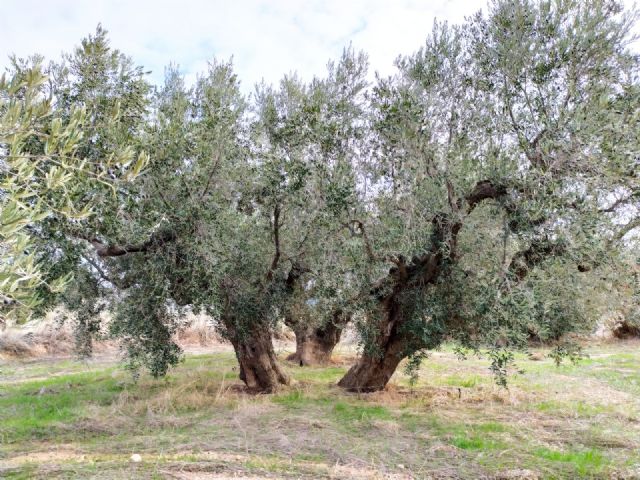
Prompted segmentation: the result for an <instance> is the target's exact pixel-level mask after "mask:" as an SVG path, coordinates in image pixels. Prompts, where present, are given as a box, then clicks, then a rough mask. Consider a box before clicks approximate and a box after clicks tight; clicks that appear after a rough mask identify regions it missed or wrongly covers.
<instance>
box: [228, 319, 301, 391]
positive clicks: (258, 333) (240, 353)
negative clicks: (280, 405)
mask: <svg viewBox="0 0 640 480" xmlns="http://www.w3.org/2000/svg"><path fill="white" fill-rule="evenodd" d="M225 326H226V327H227V331H228V332H229V339H230V340H231V343H232V344H233V348H234V350H235V353H236V358H237V359H238V364H239V366H240V380H242V381H243V382H244V383H245V384H246V385H247V388H248V389H249V390H250V391H252V392H255V393H272V392H275V391H276V390H278V388H279V387H281V386H282V385H289V383H290V379H289V376H288V375H287V374H286V373H285V372H284V370H283V369H282V367H281V366H280V365H279V364H278V359H277V357H276V354H275V351H274V350H273V343H272V341H271V332H270V331H269V329H268V328H265V327H264V326H260V325H256V326H254V327H253V328H252V329H251V330H250V331H248V332H244V333H242V334H238V333H237V332H235V329H234V328H233V327H232V326H231V325H225Z"/></svg>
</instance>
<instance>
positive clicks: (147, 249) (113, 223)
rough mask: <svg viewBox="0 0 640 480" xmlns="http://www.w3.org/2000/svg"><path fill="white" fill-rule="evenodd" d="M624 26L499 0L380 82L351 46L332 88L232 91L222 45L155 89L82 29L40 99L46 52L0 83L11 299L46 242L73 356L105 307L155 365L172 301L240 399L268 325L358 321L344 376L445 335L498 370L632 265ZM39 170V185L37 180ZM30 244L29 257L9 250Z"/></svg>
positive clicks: (160, 369)
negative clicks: (225, 353)
mask: <svg viewBox="0 0 640 480" xmlns="http://www.w3.org/2000/svg"><path fill="white" fill-rule="evenodd" d="M632 20H633V16H632V15H630V14H628V13H625V12H623V11H622V9H621V7H620V6H619V5H618V4H617V3H615V2H611V1H605V0H593V1H589V2H579V1H572V0H562V1H557V2H551V1H536V2H534V1H529V0H519V1H497V2H495V3H494V4H492V6H491V8H490V11H489V14H488V15H487V16H484V15H482V14H481V13H478V14H476V15H474V16H473V17H471V18H469V19H468V20H467V21H466V22H465V23H464V24H462V25H457V26H450V25H447V24H441V23H435V24H434V26H433V29H432V33H431V34H430V36H429V37H428V38H427V40H426V42H425V44H424V45H423V47H422V48H421V49H420V50H418V51H417V52H416V53H414V54H412V55H408V56H402V57H399V59H398V60H397V73H396V74H394V75H393V76H391V77H389V78H381V77H378V78H377V79H376V82H375V83H374V84H373V85H369V84H368V83H367V58H366V55H364V54H362V53H357V52H354V51H353V50H352V49H347V50H345V51H344V53H343V55H342V57H341V58H340V59H339V61H337V62H335V63H329V65H328V69H327V73H326V75H325V76H323V77H322V78H314V79H313V80H312V81H310V82H303V81H301V80H300V79H298V78H297V77H295V76H289V77H285V78H284V79H283V80H282V81H281V83H280V84H279V85H278V86H277V87H272V86H268V85H258V86H257V87H256V90H255V93H254V94H253V95H252V96H250V97H248V98H247V97H245V96H244V95H243V94H242V93H241V90H240V86H239V81H238V79H237V77H236V75H235V74H234V73H233V67H232V65H231V64H230V63H225V62H220V61H213V62H212V63H211V64H210V65H209V68H208V70H207V72H205V73H203V75H202V76H200V77H199V78H198V80H197V82H196V83H195V85H194V86H192V87H188V86H186V85H185V83H184V80H183V79H182V77H181V76H180V73H179V72H178V71H177V69H175V68H174V67H169V68H168V69H167V71H166V81H165V84H164V86H162V87H160V88H158V89H155V90H152V89H151V88H150V86H149V85H148V84H147V83H146V82H145V80H144V72H143V71H142V70H141V69H140V68H139V67H135V66H134V65H133V64H132V62H131V60H130V59H129V58H127V57H126V56H124V55H123V54H121V53H120V52H117V51H114V50H112V49H111V48H110V47H109V45H108V42H107V39H106V34H105V32H104V30H102V29H101V28H98V30H97V31H96V34H95V36H91V37H89V38H88V39H87V40H85V41H83V43H82V46H81V47H80V48H78V49H77V50H76V52H75V53H74V54H73V55H70V56H68V57H66V59H65V61H64V62H63V63H62V64H60V65H52V66H51V67H49V71H50V76H49V79H50V86H49V87H48V89H47V92H48V95H49V98H50V100H46V101H45V100H44V99H43V98H42V97H41V96H38V94H37V92H38V90H37V89H38V88H39V85H42V84H43V82H44V79H45V78H46V77H44V76H42V74H40V73H38V72H39V70H38V69H37V68H34V69H32V70H28V71H27V73H26V74H25V73H24V71H22V70H20V69H19V68H18V66H16V67H15V69H16V73H15V79H14V80H13V81H12V82H13V83H10V84H7V83H6V82H4V83H2V84H1V85H0V86H1V87H2V89H1V90H0V91H1V92H4V93H3V95H2V96H1V97H0V98H1V99H2V100H3V102H4V103H3V104H1V105H0V113H2V114H3V117H2V136H1V137H0V142H3V143H2V145H0V148H1V149H2V150H0V151H1V152H2V155H3V157H2V158H3V162H4V163H3V164H2V165H3V168H4V167H5V166H6V167H7V169H6V170H3V179H4V180H5V183H4V184H3V186H2V192H3V195H2V197H1V200H2V202H3V211H2V215H3V216H7V218H8V216H11V215H19V216H20V220H19V222H17V224H19V225H25V227H24V228H28V231H29V234H23V233H21V229H20V228H17V227H16V228H13V227H12V228H13V229H9V227H8V225H10V224H12V222H10V221H9V220H6V221H5V220H2V228H3V230H2V235H3V237H2V238H3V244H2V246H3V252H6V253H7V256H6V258H7V260H3V262H2V266H3V268H4V267H5V266H9V267H10V269H11V272H10V273H7V274H3V275H4V277H3V278H9V279H10V280H7V281H3V282H0V285H10V287H7V289H5V290H2V292H1V293H2V294H3V295H5V296H9V295H11V294H12V293H13V292H18V291H19V288H18V287H19V286H20V285H24V286H26V288H28V289H33V288H34V284H33V281H34V280H30V279H31V278H38V280H35V281H36V282H41V280H40V279H39V278H40V277H37V276H36V277H34V276H33V275H34V274H33V273H32V271H31V270H30V269H35V268H36V264H35V259H36V257H34V256H33V255H38V257H37V258H39V259H40V264H39V265H41V266H42V268H43V269H44V271H46V272H48V273H47V275H48V278H51V279H53V278H55V277H60V276H68V275H71V274H73V275H75V278H76V281H75V282H74V284H73V285H72V286H71V287H70V288H68V289H67V290H66V293H65V298H66V301H67V304H68V305H69V306H70V307H71V308H72V309H73V310H74V311H76V312H77V315H76V321H77V324H78V329H79V332H81V337H82V338H85V340H86V341H80V344H81V345H84V347H83V348H84V351H85V353H88V352H89V351H90V341H89V340H90V337H91V333H92V332H94V331H96V330H97V324H96V321H95V319H96V316H97V314H98V313H99V311H100V310H102V309H103V308H108V309H110V310H112V311H113V312H114V320H113V322H112V323H111V326H110V328H111V334H112V335H114V336H116V337H118V338H120V339H121V340H122V341H123V343H124V345H125V346H126V348H127V351H128V353H129V358H130V361H131V365H132V366H133V367H138V366H141V365H145V366H148V367H149V368H150V369H151V372H152V373H153V374H154V375H162V374H164V373H165V372H166V371H167V369H168V368H169V367H170V366H171V365H173V364H175V363H176V362H177V361H178V360H179V357H180V350H179V348H178V346H177V345H176V344H175V343H174V342H173V340H172V335H173V333H174V332H175V330H176V328H178V324H179V322H178V319H179V317H180V315H181V314H182V312H183V310H184V309H187V308H188V309H202V310H205V311H206V312H208V313H209V314H211V315H212V316H213V318H214V319H215V320H216V325H217V327H218V329H219V331H220V332H221V334H222V335H223V336H224V337H225V338H227V339H228V340H229V341H230V342H231V343H232V344H233V346H234V348H235V351H236V355H237V357H238V361H239V364H240V376H241V378H242V379H243V380H244V381H245V382H246V383H247V385H248V386H249V387H250V388H253V389H256V390H262V391H271V390H273V389H275V388H277V386H278V385H279V384H286V383H288V381H289V380H288V376H287V374H286V372H285V371H284V370H283V369H282V368H281V366H280V365H279V363H278V361H277V359H276V357H275V353H274V351H273V347H272V344H271V332H272V330H273V328H274V326H275V325H276V323H277V322H279V321H281V320H282V319H284V321H285V322H286V323H287V324H288V325H289V326H290V327H291V328H293V330H294V331H295V333H296V336H297V340H298V352H297V354H296V356H295V360H296V361H299V362H300V363H301V364H308V363H313V362H316V361H326V360H327V359H328V357H329V355H330V354H331V350H332V349H333V346H335V344H336V343H337V341H338V340H339V338H340V333H341V331H342V329H343V328H344V326H345V324H346V323H347V322H349V321H354V323H355V325H356V326H357V328H358V331H359V332H360V337H361V346H362V355H361V356H360V358H359V360H358V362H357V364H356V365H354V366H353V368H352V369H351V370H350V371H349V372H348V373H347V375H346V376H345V377H344V378H343V379H342V380H341V382H340V384H341V385H342V386H343V387H345V388H347V389H351V390H367V391H368V390H377V389H380V388H383V387H384V386H385V385H386V383H387V381H388V380H389V378H390V377H391V375H392V374H393V372H394V371H395V369H396V367H397V365H398V364H399V362H400V361H401V360H402V359H404V358H407V357H409V362H408V365H409V367H415V366H416V365H418V364H419V362H420V360H421V359H423V358H424V357H425V356H426V355H427V354H428V351H429V350H432V349H434V348H437V347H438V346H439V345H440V344H441V343H442V342H443V341H445V340H453V341H455V342H457V343H458V344H459V345H460V347H461V348H464V349H479V348H485V347H486V348H489V350H490V352H491V353H490V357H491V359H492V369H493V370H494V372H495V373H496V374H497V375H498V377H499V378H502V377H503V375H504V372H505V368H506V365H507V364H508V362H509V360H510V359H511V355H510V353H509V352H510V350H511V349H512V348H519V347H523V346H526V344H527V342H529V341H531V340H538V341H549V340H558V339H560V338H562V337H563V335H565V334H567V333H569V332H577V331H588V330H589V329H591V328H592V327H593V319H594V316H595V315H596V314H597V313H599V312H598V311H597V309H594V308H593V304H592V302H591V303H590V296H589V295H586V294H585V292H600V291H602V290H603V289H605V288H607V286H609V285H611V284H612V282H615V281H616V280H615V278H616V277H617V278H618V280H619V277H620V275H625V272H624V271H623V272H622V273H620V272H621V271H620V268H619V266H620V265H623V264H624V262H623V261H621V260H620V259H621V258H623V257H624V256H625V255H626V256H628V255H629V252H630V251H631V252H633V249H634V248H635V243H634V240H633V233H634V231H635V230H634V229H635V228H636V227H637V226H638V218H640V217H639V216H638V207H639V206H640V205H639V204H638V166H639V161H638V159H639V158H640V142H639V139H638V132H639V131H640V128H639V127H640V125H639V124H638V123H639V121H640V108H639V107H640V84H639V83H638V57H637V56H634V55H633V54H631V53H630V52H628V51H627V49H626V42H627V39H628V38H629V31H630V27H631V25H632ZM20 72H22V73H20ZM29 72H31V73H29ZM17 92H22V93H17ZM14 105H18V106H17V107H16V106H14ZM20 105H22V106H20ZM15 118H19V123H18V126H19V128H18V130H17V131H16V133H12V131H10V128H13V127H12V125H13V124H14V123H15V122H16V120H14V119H15ZM52 118H53V121H52V120H51V119H52ZM12 122H13V123H12ZM5 131H6V132H8V133H5ZM60 139H62V140H60ZM136 151H138V152H140V151H144V152H146V153H145V154H140V153H139V154H138V155H137V156H136V155H135V154H134V152H136ZM22 152H27V153H28V155H26V154H23V153H22ZM23 158H34V159H36V158H37V159H38V161H40V162H42V163H41V164H42V165H43V166H42V167H40V166H38V164H35V163H29V164H28V165H29V166H25V165H27V164H25V162H24V160H21V159H23ZM134 158H137V160H136V161H135V162H134V161H133V159H134ZM58 159H59V160H58ZM63 159H64V160H63ZM67 159H69V160H67ZM76 163H78V164H76ZM9 168H11V169H13V170H9ZM143 168H144V169H143ZM25 169H26V170H25ZM70 171H79V172H83V174H82V175H71V174H70V173H69V172H70ZM85 172H86V173H85ZM141 172H142V173H141ZM38 175H41V176H43V177H44V178H51V181H48V180H47V182H45V185H47V188H46V189H45V190H44V191H38V192H36V191H32V188H33V185H35V183H34V182H33V180H32V177H33V176H38ZM85 177H86V178H85ZM59 191H61V192H63V193H56V192H59ZM51 192H54V193H56V194H55V196H53V198H55V201H56V202H62V203H63V204H64V205H70V206H69V207H65V208H66V209H62V208H58V207H55V204H54V205H53V206H51V203H50V201H49V200H47V198H49V197H50V196H51V195H52V193H51ZM22 198H25V199H27V200H26V201H22V200H21V199H22ZM5 204H6V206H7V208H6V209H5V208H4V207H5ZM43 205H49V207H48V208H49V209H44V208H43V207H42V206H43ZM74 205H81V206H82V210H80V211H79V212H78V211H77V210H76V207H74ZM14 210H15V211H16V212H17V213H12V212H13V211H14ZM75 217H81V218H82V221H78V220H73V218H75ZM3 218H4V217H3ZM16 218H18V217H16ZM13 223H15V222H13ZM5 230H6V232H5ZM27 241H29V242H32V243H33V244H34V248H35V246H37V249H38V250H37V251H38V253H37V254H36V253H33V254H30V256H27V257H26V258H24V257H23V256H21V255H16V253H15V252H16V248H17V249H18V250H20V251H22V250H25V247H24V245H26V243H25V242H27ZM12 252H13V253H12ZM3 254H4V253H3ZM621 255H622V256H621ZM625 258H627V257H625ZM21 262H26V263H24V265H26V266H25V267H21V266H20V265H21ZM20 269H22V270H20ZM16 272H18V273H16ZM21 282H22V283H21ZM26 282H31V283H26ZM48 283H49V284H53V283H52V281H49V282H48ZM2 288H5V287H2ZM20 288H23V290H24V287H20ZM14 297H15V298H17V297H18V293H15V294H14ZM40 298H41V299H43V298H44V299H46V300H47V301H49V302H53V301H57V298H56V297H55V296H54V295H51V289H47V290H46V291H42V292H41V293H40ZM32 306H33V305H32ZM558 352H559V353H563V352H564V353H567V352H568V353H571V349H569V348H567V347H562V346H561V347H560V348H559V350H558Z"/></svg>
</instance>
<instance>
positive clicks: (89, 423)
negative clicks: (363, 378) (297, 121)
mask: <svg viewBox="0 0 640 480" xmlns="http://www.w3.org/2000/svg"><path fill="white" fill-rule="evenodd" d="M639 347H640V343H638V342H624V343H615V344H614V343H612V344H604V345H598V346H589V347H587V349H586V350H587V353H588V354H589V358H587V359H585V360H582V361H581V362H580V363H579V364H577V365H572V364H567V365H562V366H560V367H556V366H555V364H554V363H553V361H552V360H551V359H549V358H546V357H545V356H544V353H545V352H544V351H543V350H539V351H535V352H534V355H532V357H531V358H530V357H528V356H526V355H524V354H522V355H518V356H517V369H515V370H514V372H513V373H512V375H511V376H510V378H509V388H508V389H506V390H505V389H503V388H500V387H498V386H496V385H495V384H494V383H493V379H492V377H491V375H490V373H489V371H488V369H487V366H488V361H487V360H486V359H482V358H471V359H468V360H466V361H459V360H457V358H456V356H455V355H454V353H453V352H452V350H451V349H450V348H444V349H443V350H442V351H439V352H434V353H433V354H432V355H431V356H430V357H429V358H428V359H427V360H426V361H425V362H424V364H423V366H422V367H421V369H420V372H419V378H418V381H417V383H416V384H415V385H411V383H410V382H409V377H407V376H406V375H405V374H404V373H403V372H402V371H398V372H397V373H396V375H395V376H394V378H393V379H392V382H391V385H390V386H389V388H387V390H386V391H384V392H380V393H375V394H361V395H357V394H348V393H345V392H343V391H341V390H340V389H338V388H337V387H335V382H336V381H337V380H338V379H339V378H340V376H341V375H342V374H343V373H344V372H345V371H346V369H347V368H348V366H349V365H350V364H351V363H352V362H353V358H354V355H355V352H354V351H353V350H352V349H350V348H349V347H344V348H343V349H342V350H340V351H339V352H338V353H337V355H335V361H334V363H333V364H332V365H331V366H328V367H324V368H308V367H305V368H301V367H297V366H295V365H293V364H290V363H286V362H285V361H284V358H285V357H286V355H287V353H288V351H287V350H288V349H290V348H291V347H289V346H281V347H280V351H279V355H280V358H281V359H283V363H285V365H286V368H287V369H288V371H289V372H290V374H291V375H292V377H293V378H294V379H295V384H294V385H293V386H292V387H290V388H288V389H285V390H283V391H282V392H280V393H278V394H274V395H257V396H255V395H254V396H252V395H248V394H247V393H245V392H244V391H243V389H242V386H241V384H240V382H239V381H238V380H237V371H236V362H235V359H234V356H233V353H232V352H231V351H230V350H229V349H228V348H226V347H220V348H217V349H216V351H215V352H214V353H209V354H202V353H188V354H187V355H186V359H185V361H184V362H183V363H182V364H181V365H180V366H179V367H178V368H176V369H174V370H172V371H171V373H170V374H169V375H168V376H167V377H166V378H164V379H159V380H154V379H152V378H150V377H148V376H146V375H142V376H141V377H140V378H139V379H138V381H137V382H134V380H133V378H132V376H131V374H130V373H129V372H128V371H126V370H125V369H124V368H123V367H122V366H121V364H120V363H118V361H117V359H115V358H113V357H102V358H96V359H94V360H91V361H89V362H85V363H82V362H77V361H75V360H73V359H51V358H47V359H37V360H31V361H28V362H25V361H0V478H12V479H17V478H21V479H22V478H24V479H26V478H83V479H84V478H100V479H102V478H104V479H120V478H169V479H222V478H245V479H246V478H251V479H256V478H305V479H306V478H309V479H310V478H354V479H377V478H380V479H382V478H392V479H410V478H436V479H454V478H496V479H498V478H503V479H516V478H523V479H524V478H529V479H533V478H621V479H622V478H625V479H627V478H639V479H640V348H639ZM134 454H137V455H140V459H141V461H139V462H134V461H132V460H131V457H132V455H134Z"/></svg>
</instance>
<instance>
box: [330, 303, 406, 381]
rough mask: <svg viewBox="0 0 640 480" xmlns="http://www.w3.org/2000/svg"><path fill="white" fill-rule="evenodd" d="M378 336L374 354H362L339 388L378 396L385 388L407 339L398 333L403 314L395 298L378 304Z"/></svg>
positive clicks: (403, 352) (402, 356) (401, 357)
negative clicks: (379, 318) (379, 312)
mask: <svg viewBox="0 0 640 480" xmlns="http://www.w3.org/2000/svg"><path fill="white" fill-rule="evenodd" d="M381 314H382V315H381V317H382V318H381V321H380V324H379V327H380V328H379V332H380V335H379V337H378V339H377V342H376V350H377V351H376V352H375V353H371V354H370V353H363V354H362V355H361V356H360V358H358V361H357V363H356V364H355V365H354V366H352V367H351V368H350V369H349V371H348V372H347V373H346V374H345V375H344V377H342V379H340V381H339V382H338V385H339V386H340V387H342V388H344V389H345V390H348V391H350V392H377V391H379V390H383V389H384V387H385V386H386V385H387V383H388V382H389V380H390V379H391V376H392V375H393V372H395V371H396V368H397V367H398V364H399V363H400V362H401V361H402V359H403V358H404V357H405V356H406V355H407V345H408V342H407V339H406V338H405V337H404V336H403V335H401V334H399V333H398V331H397V327H398V324H399V323H400V321H401V320H402V311H401V308H400V305H399V304H398V302H397V300H396V295H395V294H390V295H389V296H388V297H386V298H384V299H383V300H382V301H381Z"/></svg>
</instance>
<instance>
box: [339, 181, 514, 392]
mask: <svg viewBox="0 0 640 480" xmlns="http://www.w3.org/2000/svg"><path fill="white" fill-rule="evenodd" d="M505 193H506V190H505V189H504V187H502V186H496V185H494V184H493V183H492V182H491V181H488V180H485V181H481V182H478V183H477V184H476V186H475V187H474V189H473V190H472V191H471V192H470V193H469V194H468V195H467V196H465V197H464V199H462V198H460V199H458V200H454V199H453V197H454V195H453V194H454V192H453V191H452V190H451V189H450V188H449V186H448V194H449V203H450V206H451V209H452V211H453V212H456V213H461V212H463V211H464V210H465V209H464V202H465V201H466V204H467V206H466V213H467V214H469V213H471V211H473V209H474V208H475V207H476V206H477V205H478V204H479V203H480V202H482V201H483V200H486V199H495V198H499V197H501V196H502V195H504V194H505ZM432 224H433V232H432V234H431V239H430V242H429V245H428V249H427V252H426V253H424V254H423V255H421V256H416V257H413V258H412V259H411V261H409V262H408V261H407V260H406V259H405V258H404V257H402V256H398V257H396V258H394V259H393V260H392V261H393V263H394V264H395V267H393V268H391V269H390V270H389V273H388V275H387V276H386V277H385V278H383V279H382V280H381V281H380V282H379V283H378V284H377V285H375V286H374V287H373V288H372V289H371V291H370V292H369V293H370V295H371V296H372V297H373V298H375V300H376V301H377V304H378V309H377V317H378V324H377V325H376V331H377V337H376V339H375V343H374V345H372V346H371V348H370V349H367V351H365V352H364V353H363V354H362V355H361V356H360V358H359V359H358V362H357V363H356V364H355V365H354V366H353V367H351V368H350V369H349V371H348V372H347V373H346V374H345V376H344V377H342V379H340V381H339V382H338V385H339V386H341V387H342V388H345V389H346V390H349V391H355V392H374V391H378V390H382V389H384V387H385V386H386V385H387V383H388V382H389V379H390V378H391V376H392V375H393V373H394V372H395V370H396V368H397V367H398V364H399V363H400V362H401V361H402V359H403V358H405V357H407V356H408V355H410V354H411V353H414V352H416V351H418V350H420V349H422V348H433V347H434V346H436V345H437V344H438V343H439V342H440V341H441V340H442V338H441V336H435V337H434V338H433V339H431V340H429V341H427V342H426V343H429V344H426V343H425V341H424V339H422V340H417V339H415V338H412V336H411V332H407V331H406V330H404V329H403V323H404V322H405V320H406V318H408V317H409V316H410V315H411V314H412V311H413V310H414V308H415V306H416V305H415V299H416V297H417V296H418V295H424V294H426V287H427V286H428V285H429V284H433V283H435V282H436V281H437V280H438V279H439V278H440V277H441V276H442V275H443V274H445V272H446V271H447V265H448V264H452V263H454V262H455V261H456V256H457V239H458V233H459V232H460V229H461V228H462V220H461V218H457V217H456V216H455V215H451V214H447V213H439V214H436V215H435V216H434V217H433V219H432ZM359 228H360V230H361V232H362V237H363V239H364V241H365V248H366V250H367V253H368V255H369V257H370V258H371V260H372V261H376V260H377V257H376V256H375V254H374V253H373V249H372V248H371V245H370V244H369V241H368V238H367V236H366V234H365V231H364V227H363V226H362V224H360V226H359ZM445 252H446V253H447V254H446V255H445ZM369 352H372V353H369Z"/></svg>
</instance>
